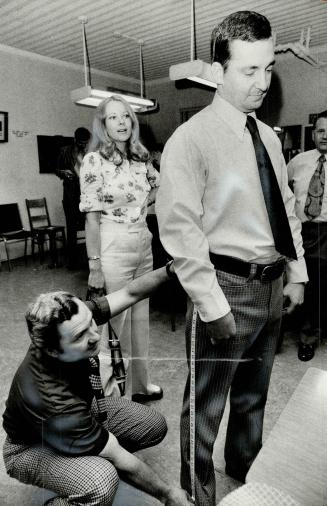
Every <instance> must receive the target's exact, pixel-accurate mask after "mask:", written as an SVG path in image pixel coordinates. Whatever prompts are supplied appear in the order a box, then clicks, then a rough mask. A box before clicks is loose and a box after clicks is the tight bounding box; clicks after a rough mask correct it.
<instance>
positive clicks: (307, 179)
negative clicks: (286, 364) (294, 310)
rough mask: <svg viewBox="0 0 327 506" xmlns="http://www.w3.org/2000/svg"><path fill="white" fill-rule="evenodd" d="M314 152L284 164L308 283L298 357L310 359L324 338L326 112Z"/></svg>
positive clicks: (317, 122) (319, 119) (315, 131)
mask: <svg viewBox="0 0 327 506" xmlns="http://www.w3.org/2000/svg"><path fill="white" fill-rule="evenodd" d="M312 138H313V142H314V143H315V146H316V149H311V150H310V151H306V152H305V153H300V154H299V155H297V156H295V157H294V158H293V159H292V160H291V161H290V162H289V164H288V166H287V170H288V178H289V183H290V186H291V188H292V189H293V191H294V195H295V198H296V203H295V210H296V214H297V216H298V217H299V219H300V220H301V222H302V237H303V247H304V251H305V259H306V264H307V267H308V274H309V283H308V284H307V286H306V290H305V297H304V311H303V312H302V314H303V316H304V319H305V321H304V322H303V325H304V327H303V332H301V334H300V342H299V349H298V357H299V359H300V360H302V361H304V362H305V361H308V360H311V359H312V358H313V357H314V353H315V347H316V345H317V344H318V342H319V340H320V339H321V337H327V317H326V307H327V192H326V191H325V171H326V170H327V111H323V112H321V113H320V114H318V116H317V118H316V120H315V122H314V125H313V130H312Z"/></svg>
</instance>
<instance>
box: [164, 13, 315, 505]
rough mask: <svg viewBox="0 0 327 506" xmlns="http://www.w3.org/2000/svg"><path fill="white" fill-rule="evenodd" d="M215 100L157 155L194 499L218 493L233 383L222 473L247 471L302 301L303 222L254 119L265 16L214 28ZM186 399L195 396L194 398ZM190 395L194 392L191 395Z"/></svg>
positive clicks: (267, 65)
mask: <svg viewBox="0 0 327 506" xmlns="http://www.w3.org/2000/svg"><path fill="white" fill-rule="evenodd" d="M211 50H212V72H213V76H214V78H215V80H216V82H217V84H218V88H217V93H216V94H215V97H214V99H213V102H212V104H211V105H209V106H208V107H206V108H205V109H204V110H202V111H201V112H199V113H198V114H196V115H195V116H193V117H192V118H191V119H190V120H189V121H188V122H187V123H185V124H183V125H181V126H180V127H179V128H178V129H177V130H176V132H175V133H174V134H173V135H172V137H171V138H170V139H169V141H168V143H167V145H166V147H165V149H164V152H163V156H162V160H161V171H162V172H161V174H162V184H161V186H160V189H159V193H158V199H157V204H156V211H157V215H158V222H159V230H160V237H161V241H162V243H163V245H164V247H165V249H166V250H167V251H168V253H169V254H170V255H171V256H172V257H173V258H174V260H175V264H176V273H177V275H178V278H179V280H180V282H181V284H182V286H183V287H184V289H185V290H186V292H187V293H188V295H189V298H190V304H189V308H188V314H187V324H186V343H187V353H188V356H189V353H190V335H191V322H192V316H193V310H194V309H195V310H196V311H197V320H196V336H195V413H196V416H195V432H194V434H193V436H194V440H195V469H194V475H195V476H194V480H192V481H194V487H192V484H191V475H192V470H191V469H190V420H189V418H190V416H189V415H190V413H189V411H190V410H189V407H190V395H189V391H190V390H189V379H188V381H187V385H186V388H185V393H184V403H183V410H182V415H181V459H182V469H181V483H182V484H183V487H185V488H186V489H187V490H188V491H189V492H191V493H192V492H193V488H194V489H195V494H194V495H195V501H196V504H197V505H199V506H200V505H201V506H203V505H205V506H213V505H214V504H215V473H214V466H213V461H212V451H213V445H214V442H215V439H216V436H217V433H218V429H219V425H220V421H221V418H222V415H223V411H224V408H225V403H226V399H227V394H228V391H229V388H230V387H231V391H230V416H229V423H228V430H227V436H226V443H225V460H226V472H227V473H228V474H229V475H231V476H233V477H234V478H236V479H238V480H240V481H244V480H245V475H246V474H247V471H248V470H249V468H250V466H251V464H252V462H253V460H254V458H255V457H256V455H257V453H258V451H259V450H260V448H261V444H262V424H263V416H264V408H265V403H266V397H267V391H268V386H269V379H270V374H271V369H272V366H273V360H274V354H275V349H276V343H277V339H278V334H279V329H280V320H281V314H282V304H283V272H284V268H285V267H286V273H287V283H286V285H285V287H284V296H286V297H287V298H288V308H287V311H288V312H290V311H292V310H293V309H294V307H295V306H296V305H297V304H301V303H302V302H303V292H304V282H305V281H307V273H306V267H305V261H304V259H303V248H302V238H301V224H300V221H299V220H298V218H297V217H296V215H295V211H294V196H293V194H292V192H291V191H290V189H289V187H288V181H287V171H286V166H285V162H284V159H283V155H282V151H281V146H280V142H279V140H278V138H277V136H276V135H275V133H274V132H273V130H272V129H271V128H269V127H268V126H267V125H265V124H264V123H262V122H261V121H259V120H257V118H256V115H255V112H254V111H255V110H256V109H258V108H259V107H260V106H261V104H262V102H263V99H264V98H265V96H266V94H267V91H268V88H269V85H270V80H271V73H272V69H273V65H274V46H273V40H272V36H271V27H270V24H269V21H268V20H267V19H266V18H265V17H264V16H262V15H260V14H257V13H255V12H249V11H241V12H236V13H233V14H231V15H230V16H228V17H227V18H226V19H225V20H223V21H222V22H221V23H220V24H219V25H218V26H216V28H215V29H214V30H213V33H212V39H211ZM191 401H192V399H191ZM192 404H193V401H192Z"/></svg>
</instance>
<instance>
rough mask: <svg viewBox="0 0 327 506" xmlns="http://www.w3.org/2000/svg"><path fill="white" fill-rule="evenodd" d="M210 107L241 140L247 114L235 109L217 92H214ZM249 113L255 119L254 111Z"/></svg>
mask: <svg viewBox="0 0 327 506" xmlns="http://www.w3.org/2000/svg"><path fill="white" fill-rule="evenodd" d="M212 108H213V110H214V112H215V114H216V115H217V116H218V117H219V118H220V119H221V120H222V121H224V122H225V123H226V124H227V125H228V126H229V128H231V129H232V130H233V131H234V133H235V134H236V135H237V137H238V138H239V139H240V140H241V141H243V137H244V132H245V128H246V118H247V115H246V114H245V113H244V112H241V111H239V110H238V109H236V107H234V106H233V105H232V104H230V103H229V102H227V100H225V99H223V98H222V97H221V96H220V95H219V94H218V93H215V96H214V99H213V101H212ZM249 115H250V116H252V117H253V118H254V119H255V120H256V119H257V117H256V114H255V112H250V113H249Z"/></svg>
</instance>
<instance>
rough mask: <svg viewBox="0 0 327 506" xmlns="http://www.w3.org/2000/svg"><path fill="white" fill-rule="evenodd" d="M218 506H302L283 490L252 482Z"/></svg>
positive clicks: (231, 494)
mask: <svg viewBox="0 0 327 506" xmlns="http://www.w3.org/2000/svg"><path fill="white" fill-rule="evenodd" d="M217 506H300V503H298V502H297V501H295V499H293V498H292V497H291V496H290V495H288V494H286V493H285V492H282V490H278V489H277V488H274V487H271V486H269V485H266V484H265V483H256V482H252V483H247V484H246V485H243V487H240V488H238V489H236V490H234V491H233V492H231V493H230V494H228V495H227V496H226V497H224V498H223V499H222V500H221V501H220V502H219V503H218V505H217Z"/></svg>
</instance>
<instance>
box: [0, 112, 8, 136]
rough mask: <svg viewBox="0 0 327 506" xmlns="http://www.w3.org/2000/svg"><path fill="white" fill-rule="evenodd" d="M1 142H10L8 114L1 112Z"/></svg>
mask: <svg viewBox="0 0 327 506" xmlns="http://www.w3.org/2000/svg"><path fill="white" fill-rule="evenodd" d="M0 142H8V113H7V112H4V111H0Z"/></svg>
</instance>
